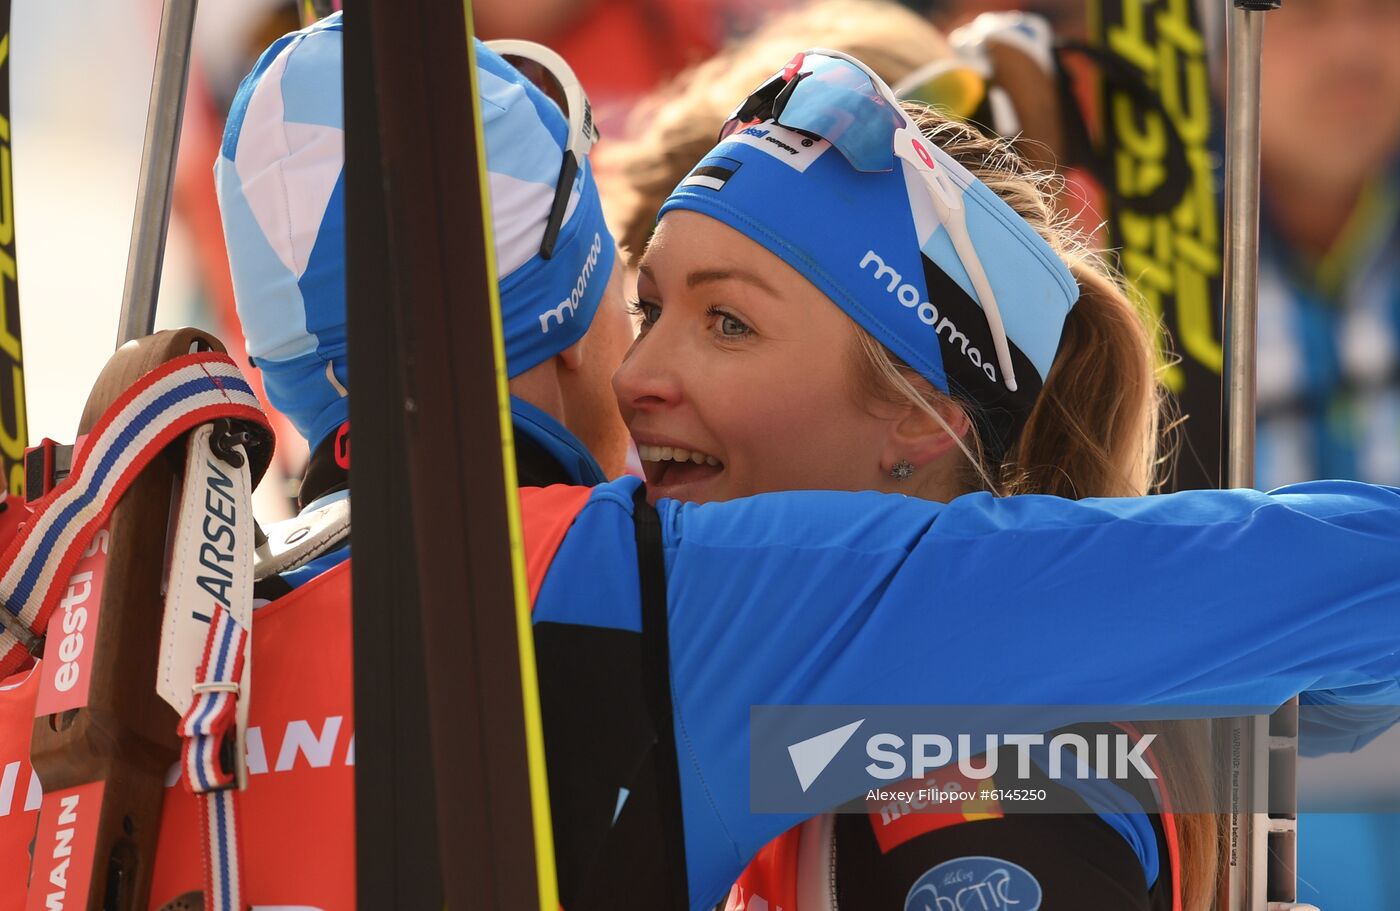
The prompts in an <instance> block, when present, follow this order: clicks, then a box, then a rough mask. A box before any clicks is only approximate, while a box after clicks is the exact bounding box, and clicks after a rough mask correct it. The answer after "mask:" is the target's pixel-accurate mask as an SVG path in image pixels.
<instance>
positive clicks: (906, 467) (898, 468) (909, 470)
mask: <svg viewBox="0 0 1400 911" xmlns="http://www.w3.org/2000/svg"><path fill="white" fill-rule="evenodd" d="M913 476H914V466H913V465H912V464H911V463H910V461H909V460H908V459H900V460H899V461H898V462H895V463H894V466H893V467H892V468H890V477H892V478H894V479H895V480H896V481H907V480H909V479H910V478H912V477H913Z"/></svg>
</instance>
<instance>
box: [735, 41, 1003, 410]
mask: <svg viewBox="0 0 1400 911" xmlns="http://www.w3.org/2000/svg"><path fill="white" fill-rule="evenodd" d="M766 120H772V121H775V122H776V123H777V124H778V125H780V126H784V127H787V128H788V129H791V130H798V131H800V132H803V133H807V134H809V135H811V136H814V137H816V138H818V139H823V140H826V141H827V142H829V143H831V145H832V146H834V147H835V148H836V150H837V151H838V152H840V153H841V155H842V156H843V157H844V158H845V159H846V161H847V162H849V163H850V165H851V167H853V168H855V169H856V170H857V171H862V172H881V171H892V170H894V168H895V163H896V162H898V161H902V162H905V163H907V164H909V165H910V166H912V167H913V169H914V171H915V173H917V174H918V175H919V177H920V178H921V179H922V181H923V184H924V186H925V188H926V189H927V191H928V197H929V199H930V200H931V201H932V203H933V208H934V212H935V213H936V215H937V217H938V220H939V222H940V223H941V224H942V225H943V227H944V228H945V229H946V230H947V231H948V237H949V239H950V240H951V241H952V243H953V249H954V251H956V253H957V256H958V260H959V261H960V262H961V263H962V266H963V269H964V270H965V271H966V272H967V275H968V278H969V279H970V280H971V282H972V286H973V289H974V290H975V291H976V299H977V302H978V303H979V304H980V305H981V307H982V311H983V313H984V315H985V317H986V320H987V325H988V327H989V328H990V329H991V331H992V340H993V343H994V345H995V347H996V353H997V362H998V363H999V365H1000V366H1001V372H1002V377H1003V380H1004V382H1005V383H1006V388H1007V389H1008V390H1010V391H1012V392H1015V391H1016V389H1017V386H1016V374H1015V370H1014V368H1013V367H1012V363H1011V349H1010V345H1009V343H1008V342H1007V338H1006V329H1005V327H1004V326H1003V325H1002V320H1001V312H1000V310H998V308H997V301H996V295H995V293H993V291H992V286H991V282H990V281H988V279H987V273H986V271H985V270H984V269H983V268H982V261H981V259H980V257H979V256H978V255H977V249H976V247H974V246H973V243H972V235H971V234H970V233H969V232H968V229H967V215H966V211H965V210H964V207H963V189H962V187H960V186H959V185H958V184H957V182H956V181H954V180H953V178H952V177H951V175H949V174H948V173H947V172H946V170H945V169H944V168H942V167H939V166H938V164H937V163H936V162H935V161H934V157H933V154H932V153H931V152H930V151H929V146H930V143H929V142H928V140H927V139H925V138H924V136H923V134H922V133H921V131H920V130H919V128H918V126H917V125H916V124H915V123H914V121H913V120H912V119H911V118H910V117H909V115H908V114H907V113H905V111H904V109H903V108H902V107H900V104H899V101H898V100H897V99H896V98H895V95H894V92H893V91H891V89H890V87H889V86H888V85H886V84H885V82H884V80H882V79H881V78H880V77H879V76H877V75H876V74H875V73H874V72H873V71H872V70H871V69H870V68H869V67H867V66H866V65H865V64H864V63H861V62H860V61H859V60H857V59H856V58H854V57H851V56H850V55H848V54H843V53H841V52H840V51H833V50H828V49H826V48H813V49H811V50H807V51H803V52H801V53H799V54H797V55H796V56H795V57H793V58H792V59H791V60H790V61H788V63H787V65H786V66H784V67H783V69H782V70H781V71H780V72H779V73H777V74H776V75H774V77H773V78H772V79H770V80H769V81H768V82H766V83H764V84H763V85H762V86H760V87H759V88H758V90H757V91H755V92H754V93H753V94H752V95H750V96H749V97H748V98H747V99H746V100H745V101H744V102H743V103H742V104H741V105H739V107H737V108H735V110H734V112H733V113H732V114H730V115H729V119H728V120H726V121H725V124H724V126H723V127H722V128H721V130H720V139H721V140H722V139H724V138H725V137H727V136H730V135H732V134H733V133H735V132H736V131H738V130H739V129H741V128H743V127H745V126H748V125H750V124H753V123H756V122H760V121H766Z"/></svg>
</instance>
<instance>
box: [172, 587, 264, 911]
mask: <svg viewBox="0 0 1400 911" xmlns="http://www.w3.org/2000/svg"><path fill="white" fill-rule="evenodd" d="M247 647H248V631H247V630H245V629H244V628H243V626H242V624H240V623H239V622H238V621H237V620H236V619H234V617H233V615H232V614H231V613H229V612H228V611H227V610H225V609H224V607H223V606H222V605H217V606H216V607H215V608H214V617H213V620H212V621H211V622H210V624H209V639H208V640H207V642H206V643H205V646H204V660H203V661H202V662H201V663H200V666H199V673H198V675H197V677H196V682H195V685H194V702H193V703H192V704H191V705H190V710H189V711H188V712H186V713H185V717H183V718H181V719H180V736H182V737H183V738H185V746H184V753H183V755H182V757H181V762H180V765H181V769H182V772H183V774H182V777H183V779H184V781H185V786H186V787H188V788H189V789H190V790H191V791H193V792H194V793H195V794H200V795H203V799H202V800H200V815H201V817H202V820H203V823H204V907H206V908H208V909H210V911H243V881H242V872H241V871H242V852H241V840H240V838H239V831H238V791H237V790H236V788H237V784H238V781H237V776H236V775H235V773H234V763H233V753H232V750H233V748H234V747H236V745H237V742H238V738H237V732H236V730H235V725H234V722H235V718H236V715H237V709H238V681H239V680H240V679H241V678H242V676H243V659H244V654H245V650H246V649H247Z"/></svg>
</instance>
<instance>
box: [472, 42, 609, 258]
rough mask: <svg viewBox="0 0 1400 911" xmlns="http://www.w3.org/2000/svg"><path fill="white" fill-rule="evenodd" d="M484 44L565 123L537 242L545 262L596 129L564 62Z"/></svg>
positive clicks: (526, 47) (525, 49)
mask: <svg viewBox="0 0 1400 911" xmlns="http://www.w3.org/2000/svg"><path fill="white" fill-rule="evenodd" d="M485 44H486V46H487V47H489V48H490V49H491V50H493V51H495V52H496V53H497V54H499V55H500V56H501V58H502V59H504V60H505V62H506V63H509V64H510V65H511V66H513V67H515V69H516V70H518V71H519V72H520V74H521V75H522V76H524V77H525V78H526V79H528V80H530V82H531V83H533V84H534V86H535V87H536V88H537V89H539V90H540V91H541V92H543V93H544V95H545V97H547V98H548V99H549V100H550V101H553V102H554V103H555V105H556V106H558V108H559V110H560V111H562V112H563V114H564V116H565V117H566V118H568V121H569V139H568V143H567V144H566V145H565V147H564V160H563V162H562V163H561V164H560V166H559V182H558V183H557V184H556V185H555V187H554V203H553V205H551V206H550V209H549V221H547V222H546V223H545V227H544V239H543V240H542V241H541V242H540V256H541V257H542V258H544V259H549V258H550V257H552V256H553V255H554V244H555V243H556V242H557V241H558V240H559V230H560V228H562V227H563V225H564V213H565V212H566V211H567V210H568V207H569V193H570V191H571V189H572V188H573V185H574V178H575V177H577V176H578V169H579V167H580V166H581V164H582V162H583V159H584V156H586V155H587V154H588V151H589V149H591V148H593V144H594V143H595V142H597V141H598V139H599V134H598V126H597V124H595V123H594V122H593V108H592V106H591V105H590V104H589V103H588V96H587V95H586V94H584V91H583V86H582V85H581V84H579V81H578V77H577V76H575V75H574V71H573V70H572V69H571V68H570V67H569V65H568V64H567V63H565V62H564V58H563V57H560V56H559V55H558V54H556V53H555V52H554V51H552V50H550V49H549V48H547V47H545V46H544V45H543V44H536V43H535V42H533V41H517V40H513V39H500V40H496V41H487V42H485Z"/></svg>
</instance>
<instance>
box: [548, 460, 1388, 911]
mask: <svg viewBox="0 0 1400 911" xmlns="http://www.w3.org/2000/svg"><path fill="white" fill-rule="evenodd" d="M637 485H638V482H637V481H636V480H635V479H632V478H625V479H622V480H619V481H614V482H610V483H607V484H603V485H601V486H599V487H596V488H594V489H593V490H592V492H591V494H589V495H588V496H587V499H586V502H584V503H583V505H582V508H581V509H579V510H578V511H577V515H576V517H575V518H574V520H573V524H572V526H571V527H570V530H569V531H568V533H567V534H566V535H565V536H564V538H563V540H562V543H561V544H560V546H559V549H558V551H557V553H556V554H555V556H554V558H553V561H552V563H551V564H550V565H549V568H548V572H547V574H546V575H545V576H544V580H543V583H542V585H541V588H540V590H539V593H538V596H537V598H536V600H535V612H534V620H535V624H536V641H537V643H539V642H540V641H541V634H542V627H543V626H546V625H548V626H549V627H551V628H572V629H575V630H577V629H579V628H589V629H591V630H595V631H609V630H611V631H616V632H619V633H623V632H631V633H636V632H638V631H640V629H641V610H640V608H639V598H640V594H639V581H638V579H639V576H638V570H637V557H636V552H635V550H634V546H633V541H634V527H633V520H632V512H633V500H632V495H633V493H634V491H635V489H636V487H637ZM657 509H658V513H659V517H660V520H661V529H662V542H663V546H664V553H665V569H666V595H667V601H668V618H669V620H668V623H669V643H668V645H669V656H670V690H671V692H670V696H671V709H672V719H671V720H672V728H673V730H672V733H673V735H674V738H675V744H676V754H677V764H678V773H679V790H680V804H681V806H682V809H683V835H684V852H685V867H686V872H687V881H688V889H689V899H690V904H691V906H692V907H694V908H708V907H712V906H713V905H714V903H715V902H716V901H718V900H719V899H720V898H721V897H722V896H723V895H724V893H725V890H726V889H727V888H728V886H729V884H730V883H731V882H733V881H734V879H735V877H736V876H737V875H738V873H739V872H740V870H741V869H742V867H743V865H744V864H745V863H746V861H747V860H748V859H749V858H750V857H752V855H753V854H754V853H755V852H757V851H758V849H759V848H760V847H762V846H763V845H764V844H766V843H767V842H768V841H769V840H770V839H772V838H773V837H774V836H776V835H778V834H779V833H781V832H783V831H784V830H786V829H787V828H789V827H790V826H792V825H793V824H794V823H796V822H797V821H799V819H800V817H798V816H794V815H784V814H759V813H754V812H751V810H750V805H749V799H750V795H749V779H748V774H749V720H750V718H749V710H750V707H751V706H756V705H770V704H775V705H781V704H830V705H840V704H862V703H863V704H870V705H880V704H945V705H956V704H963V705H969V704H983V705H992V704H1000V705H1028V706H1029V705H1038V706H1047V705H1059V706H1073V705H1094V704H1100V705H1102V704H1116V705H1129V706H1135V707H1142V706H1151V705H1169V704H1175V705H1181V706H1191V708H1190V709H1189V710H1185V711H1183V713H1182V714H1186V715H1191V716H1202V715H1208V714H1220V715H1229V714H1236V713H1237V712H1232V711H1230V710H1229V708H1228V707H1230V706H1235V707H1238V706H1241V705H1251V706H1277V705H1279V704H1281V703H1282V702H1284V701H1285V700H1286V699H1288V698H1290V697H1291V696H1293V695H1295V694H1297V693H1300V692H1304V691H1310V690H1328V691H1334V692H1331V693H1330V694H1329V695H1328V697H1327V698H1328V699H1334V700H1335V699H1338V698H1342V699H1344V698H1345V697H1346V694H1345V693H1337V692H1335V691H1339V690H1344V689H1345V688H1348V687H1355V688H1357V690H1356V692H1358V693H1366V694H1370V695H1374V694H1375V693H1376V692H1377V691H1378V689H1379V691H1382V692H1384V691H1386V690H1387V687H1388V688H1390V689H1389V691H1390V692H1394V686H1395V681H1396V680H1397V679H1400V572H1397V566H1398V565H1400V561H1398V560H1397V557H1400V491H1398V490H1394V489H1390V488H1381V487H1373V486H1368V485H1364V484H1359V483H1353V482H1340V481H1334V482H1315V483H1310V484H1304V485H1298V486H1296V487H1292V488H1285V489H1283V490H1279V491H1275V492H1273V493H1271V494H1263V493H1258V492H1256V491H1228V492H1221V491H1192V492H1186V493H1180V494H1174V495H1171V496H1160V497H1149V498H1141V499H1112V500H1080V501H1070V500H1062V499H1057V498H1053V497H1040V496H1027V497H1015V498H1009V499H996V498H993V497H990V496H988V495H985V494H973V495H970V496H965V497H961V498H959V499H957V500H955V501H953V502H952V503H949V504H939V503H932V502H928V501H924V500H918V499H910V498H906V497H902V496H888V495H881V494H875V493H838V492H810V491H804V492H792V493H777V494H771V495H765V496H761V497H753V498H748V499H742V500H735V501H732V502H727V503H713V504H705V505H695V504H680V503H676V502H672V501H665V500H663V501H661V503H660V504H658V508H657ZM528 511H529V505H528V502H527V514H528ZM968 616H975V617H976V618H977V621H978V628H979V632H978V636H977V638H976V639H975V640H960V639H959V638H958V637H956V636H955V635H949V634H947V633H945V632H944V631H945V630H957V629H959V628H961V626H962V624H961V623H960V622H955V621H961V620H962V619H963V618H966V617H968ZM546 649H548V646H546ZM565 654H567V653H565ZM580 660H585V661H586V659H580ZM549 666H550V664H549V663H544V664H543V665H542V667H544V668H548V667H549ZM542 673H543V671H542ZM575 689H577V687H575ZM584 698H585V700H587V699H588V698H589V696H588V695H587V694H584ZM594 701H595V703H596V700H594ZM1392 701H1393V700H1392ZM1203 706H1204V707H1206V708H1202V707H1203ZM1210 706H1221V707H1222V708H1221V709H1220V710H1219V711H1218V712H1217V711H1212V710H1211V709H1210V708H1209V707H1210ZM547 708H548V707H547ZM1139 711H1140V709H1139ZM1139 717H1140V716H1139ZM1059 720H1060V721H1062V722H1064V723H1071V722H1074V721H1082V720H1090V719H1089V718H1087V717H1086V718H1080V717H1072V716H1071V715H1069V714H1067V715H1066V717H1064V718H1063V719H1059ZM549 725H550V719H549V715H548V712H547V716H546V730H549ZM582 740H583V742H576V743H575V742H571V743H569V744H567V745H563V746H561V741H560V740H559V739H558V738H556V739H554V740H552V741H551V742H550V750H551V752H552V753H553V752H555V751H556V750H557V749H558V750H567V751H568V752H569V755H570V757H571V758H570V761H571V762H574V763H578V764H583V765H587V764H588V763H587V758H586V757H587V756H588V754H589V751H590V750H592V749H595V748H596V746H597V744H596V742H588V740H587V738H582ZM553 772H554V765H553V763H551V774H553ZM551 790H552V791H553V783H552V784H551ZM622 790H623V791H624V792H625V788H623V789H622ZM613 793H615V794H616V793H617V792H616V791H614V792H613ZM848 796H856V795H848ZM625 798H626V794H625V793H623V794H621V795H620V796H619V797H618V801H619V802H618V805H617V811H621V809H622V807H623V803H622V801H625ZM609 810H610V811H611V810H612V808H611V805H610V806H609ZM617 811H614V812H612V815H613V817H614V819H615V818H616V816H617ZM557 814H558V810H557V809H556V818H557ZM557 828H558V827H557V826H556V829H557Z"/></svg>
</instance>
